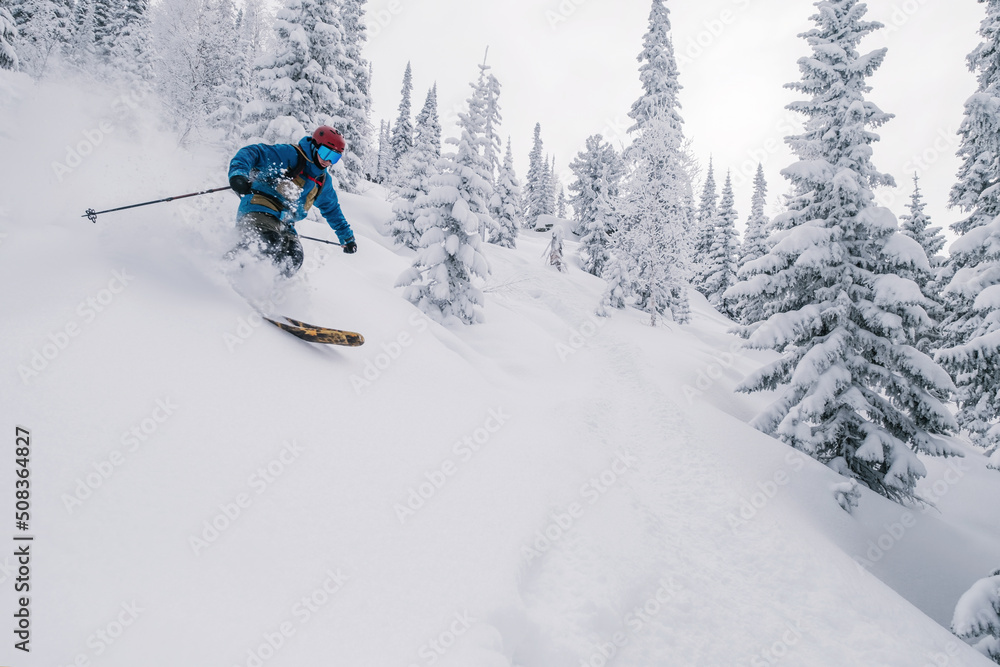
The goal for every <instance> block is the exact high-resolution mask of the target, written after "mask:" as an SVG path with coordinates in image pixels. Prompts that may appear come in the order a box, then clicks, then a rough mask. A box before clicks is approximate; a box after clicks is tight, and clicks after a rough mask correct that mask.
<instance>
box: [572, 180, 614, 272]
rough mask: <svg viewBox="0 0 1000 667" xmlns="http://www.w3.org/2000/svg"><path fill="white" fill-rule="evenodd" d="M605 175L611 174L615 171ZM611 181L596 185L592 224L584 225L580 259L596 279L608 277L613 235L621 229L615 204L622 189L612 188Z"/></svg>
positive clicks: (593, 186)
mask: <svg viewBox="0 0 1000 667" xmlns="http://www.w3.org/2000/svg"><path fill="white" fill-rule="evenodd" d="M605 171H606V172H608V173H611V171H612V167H610V166H606V167H605ZM610 180H611V179H609V178H606V177H604V176H601V177H599V178H598V179H597V180H596V181H595V182H594V183H593V184H592V190H593V194H594V199H593V201H592V202H591V204H590V207H591V209H592V210H591V213H590V214H588V215H589V217H590V220H589V221H588V222H587V223H586V224H584V225H583V227H582V229H581V230H580V233H581V235H582V238H581V239H580V256H581V258H582V260H583V270H584V271H586V272H587V273H590V274H593V275H595V276H600V275H604V272H605V267H606V266H607V264H608V262H609V260H610V259H611V235H612V234H613V233H614V231H615V229H616V228H617V227H618V222H617V217H616V214H615V210H614V206H613V204H612V202H613V201H614V200H615V198H617V196H618V195H617V193H618V186H617V185H614V186H612V185H610Z"/></svg>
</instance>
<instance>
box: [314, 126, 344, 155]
mask: <svg viewBox="0 0 1000 667" xmlns="http://www.w3.org/2000/svg"><path fill="white" fill-rule="evenodd" d="M312 138H313V141H315V142H316V145H317V146H326V147H327V148H332V149H333V150H335V151H337V152H338V153H343V152H344V149H345V148H347V142H346V141H344V136H343V135H342V134H341V133H340V132H337V130H335V129H333V128H332V127H330V126H329V125H321V126H319V127H317V128H316V131H315V132H313V137H312Z"/></svg>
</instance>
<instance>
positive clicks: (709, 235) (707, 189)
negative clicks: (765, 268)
mask: <svg viewBox="0 0 1000 667" xmlns="http://www.w3.org/2000/svg"><path fill="white" fill-rule="evenodd" d="M718 201H719V194H718V191H717V190H716V187H715V168H714V166H713V164H712V158H709V159H708V174H707V175H706V176H705V185H704V186H703V187H702V190H701V200H700V202H699V203H698V211H697V213H696V214H695V221H694V233H695V236H694V238H693V239H692V240H691V242H692V248H691V252H692V257H693V259H694V275H693V276H692V282H693V284H694V286H695V287H696V288H697V289H698V291H699V292H701V293H702V294H706V295H707V294H708V293H707V292H706V288H705V281H706V279H707V278H708V273H709V272H710V271H711V267H710V266H709V265H708V264H707V261H708V257H709V254H710V253H711V252H712V240H713V239H714V237H715V218H716V215H717V214H718V212H719V211H718Z"/></svg>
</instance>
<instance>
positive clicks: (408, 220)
mask: <svg viewBox="0 0 1000 667" xmlns="http://www.w3.org/2000/svg"><path fill="white" fill-rule="evenodd" d="M440 158H441V123H440V121H439V120H438V110H437V85H435V86H434V87H433V88H431V89H430V90H429V91H428V92H427V99H426V100H425V101H424V107H423V109H421V111H420V113H419V114H418V115H417V124H416V128H415V129H414V145H413V148H412V149H411V150H410V151H409V152H408V153H406V155H404V156H403V162H402V163H401V164H400V165H399V169H398V170H397V172H396V192H397V194H398V195H399V196H398V198H397V199H396V201H395V202H393V205H392V211H393V215H394V218H393V221H392V223H391V225H390V228H391V231H392V236H393V239H394V240H395V241H396V243H398V244H400V245H404V246H406V247H408V248H414V249H416V248H417V241H418V240H419V238H420V234H419V233H418V232H417V228H416V221H417V209H416V206H415V202H416V200H417V198H418V197H421V196H423V195H427V194H429V193H430V191H431V179H432V178H433V176H434V174H435V173H436V171H435V169H436V167H435V165H436V164H437V162H438V160H439V159H440Z"/></svg>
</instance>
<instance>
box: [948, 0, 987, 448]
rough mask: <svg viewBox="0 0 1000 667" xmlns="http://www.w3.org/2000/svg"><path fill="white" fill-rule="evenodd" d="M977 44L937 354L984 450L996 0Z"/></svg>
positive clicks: (964, 420) (961, 416)
mask: <svg viewBox="0 0 1000 667" xmlns="http://www.w3.org/2000/svg"><path fill="white" fill-rule="evenodd" d="M984 4H985V5H986V16H985V18H984V19H983V21H982V23H981V24H980V28H979V34H980V36H981V37H982V42H981V43H980V44H979V45H978V46H977V47H976V48H975V50H973V51H972V53H970V54H969V57H968V64H969V69H970V70H971V71H972V72H973V73H975V74H976V77H977V80H978V88H977V90H976V92H975V94H973V95H972V96H971V97H970V98H969V99H968V100H967V101H966V103H965V119H964V120H963V121H962V125H961V127H960V128H959V130H958V134H959V136H960V137H961V143H960V145H959V150H958V155H959V157H961V158H962V164H961V166H960V168H959V172H958V182H957V183H956V184H955V185H954V186H953V187H952V190H951V199H950V203H951V205H952V206H954V207H958V208H960V209H961V210H962V211H964V212H966V213H968V214H969V215H968V217H966V218H965V219H964V220H961V221H959V222H957V223H955V224H953V225H952V226H951V228H952V230H953V231H955V232H957V233H959V234H961V236H960V237H959V239H958V240H957V241H955V242H954V243H953V244H952V245H951V247H950V248H949V254H950V256H949V260H948V263H947V265H946V267H945V270H944V272H943V273H944V276H943V278H948V279H949V282H948V284H947V286H946V287H945V289H944V290H943V291H944V297H945V300H946V305H947V308H948V317H947V319H946V320H945V321H944V322H943V323H942V326H941V332H942V335H943V337H944V344H945V345H947V346H948V347H947V348H946V349H943V350H941V351H940V352H939V353H938V355H939V356H938V359H939V360H940V361H941V362H942V363H943V364H944V365H945V367H946V368H947V369H948V370H949V371H950V372H951V374H952V377H954V378H955V381H956V384H957V385H958V390H959V393H958V396H957V402H958V406H959V412H958V421H959V423H960V424H961V425H962V427H963V428H964V429H966V430H967V431H968V432H969V433H970V434H971V436H972V439H973V441H975V442H976V443H977V444H980V445H982V446H985V447H997V446H998V445H1000V334H998V333H997V332H998V331H1000V217H998V216H1000V188H998V187H997V183H998V182H1000V163H998V161H997V156H998V155H1000V115H998V114H997V111H996V110H997V108H998V106H1000V60H998V54H1000V0H988V1H987V2H984Z"/></svg>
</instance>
